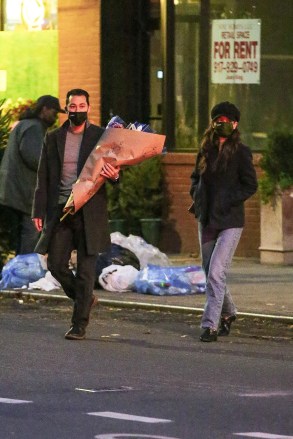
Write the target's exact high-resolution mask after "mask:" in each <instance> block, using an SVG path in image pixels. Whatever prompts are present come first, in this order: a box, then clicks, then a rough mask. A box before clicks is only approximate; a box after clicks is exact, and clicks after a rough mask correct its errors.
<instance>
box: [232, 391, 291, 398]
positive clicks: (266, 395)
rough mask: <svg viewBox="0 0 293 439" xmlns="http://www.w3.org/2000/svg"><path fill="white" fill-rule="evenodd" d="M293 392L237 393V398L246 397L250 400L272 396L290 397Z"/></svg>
mask: <svg viewBox="0 0 293 439" xmlns="http://www.w3.org/2000/svg"><path fill="white" fill-rule="evenodd" d="M291 395H293V392H288V391H287V392H286V391H279V392H260V393H239V396H247V397H250V398H270V397H272V396H291Z"/></svg>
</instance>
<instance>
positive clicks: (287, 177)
mask: <svg viewBox="0 0 293 439" xmlns="http://www.w3.org/2000/svg"><path fill="white" fill-rule="evenodd" d="M260 167H261V169H262V170H263V175H262V177H261V178H260V180H259V187H260V196H261V202H262V204H261V246H260V255H261V262H263V263H275V264H289V265H293V222H292V211H293V133H292V132H290V131H274V132H272V133H271V134H270V135H269V137H268V144H267V148H266V150H265V151H264V152H263V156H262V159H261V161H260Z"/></svg>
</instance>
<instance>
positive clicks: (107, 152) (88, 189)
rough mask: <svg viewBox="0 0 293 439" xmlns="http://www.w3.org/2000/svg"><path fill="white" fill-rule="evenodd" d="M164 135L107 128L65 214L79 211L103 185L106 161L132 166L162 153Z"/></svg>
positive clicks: (90, 158)
mask: <svg viewBox="0 0 293 439" xmlns="http://www.w3.org/2000/svg"><path fill="white" fill-rule="evenodd" d="M165 138H166V136H165V135H162V134H153V133H149V132H143V131H135V130H127V129H117V128H108V129H106V130H105V132H104V133H103V135H102V136H101V138H100V140H99V142H98V143H97V145H96V147H95V148H94V149H93V151H92V152H91V154H90V155H89V157H88V159H87V161H86V163H85V165H84V167H83V169H82V171H81V173H80V175H79V177H78V179H77V181H76V183H74V184H73V186H72V192H71V195H70V197H69V198H68V200H67V203H66V205H65V207H64V212H65V215H63V217H62V218H61V220H60V221H62V219H63V218H65V216H66V215H67V214H68V213H70V214H72V215H73V214H74V213H75V212H77V211H78V210H79V209H80V208H81V207H82V206H83V205H84V204H85V203H86V202H87V201H88V200H89V199H90V198H91V197H92V196H93V195H94V194H95V193H96V192H97V191H98V190H99V189H100V187H101V186H102V185H103V184H104V182H105V180H106V179H105V178H104V177H102V176H101V175H100V173H101V170H102V168H103V166H104V164H105V163H107V162H108V163H111V164H112V165H113V166H132V165H136V164H138V163H141V162H143V161H144V160H147V159H149V158H151V157H154V156H156V155H160V154H162V151H163V147H164V143H165Z"/></svg>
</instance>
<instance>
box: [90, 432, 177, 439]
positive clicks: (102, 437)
mask: <svg viewBox="0 0 293 439" xmlns="http://www.w3.org/2000/svg"><path fill="white" fill-rule="evenodd" d="M120 437H125V438H130V437H134V438H137V437H141V438H149V439H180V438H179V437H170V436H152V435H148V434H132V433H108V434H99V435H98V436H95V439H119V438H120Z"/></svg>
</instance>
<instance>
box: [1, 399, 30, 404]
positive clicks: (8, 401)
mask: <svg viewBox="0 0 293 439" xmlns="http://www.w3.org/2000/svg"><path fill="white" fill-rule="evenodd" d="M1 402H2V403H3V404H28V403H30V402H33V401H25V400H23V399H9V398H0V403H1Z"/></svg>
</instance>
